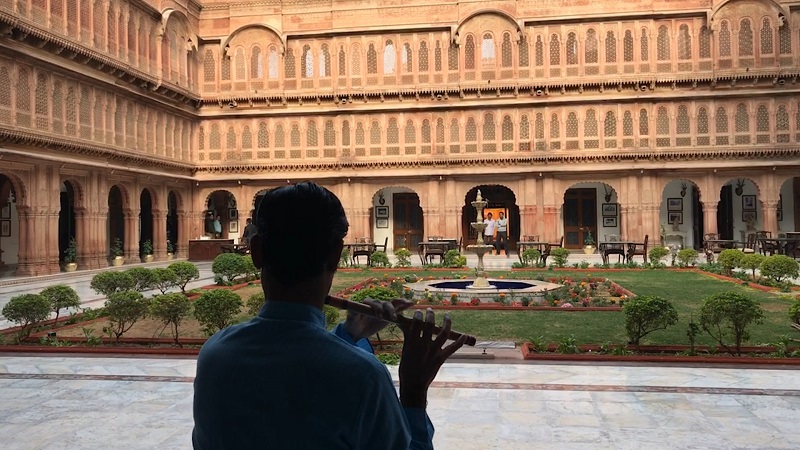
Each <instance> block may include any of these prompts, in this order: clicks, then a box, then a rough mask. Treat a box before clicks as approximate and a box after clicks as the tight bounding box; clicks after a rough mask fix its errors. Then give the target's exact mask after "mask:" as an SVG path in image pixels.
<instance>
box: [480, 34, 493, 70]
mask: <svg viewBox="0 0 800 450" xmlns="http://www.w3.org/2000/svg"><path fill="white" fill-rule="evenodd" d="M495 57H496V55H495V47H494V37H492V35H491V34H489V33H486V34H484V35H483V41H482V42H481V63H483V64H487V65H491V64H494V59H495Z"/></svg>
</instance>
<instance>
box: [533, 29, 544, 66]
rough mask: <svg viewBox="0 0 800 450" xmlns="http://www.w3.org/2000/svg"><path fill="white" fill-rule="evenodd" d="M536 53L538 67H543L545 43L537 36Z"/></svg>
mask: <svg viewBox="0 0 800 450" xmlns="http://www.w3.org/2000/svg"><path fill="white" fill-rule="evenodd" d="M534 47H535V50H534V51H535V53H536V56H535V58H536V67H542V66H543V65H544V43H543V42H542V37H541V36H536V44H534Z"/></svg>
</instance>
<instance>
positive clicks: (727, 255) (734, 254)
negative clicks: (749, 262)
mask: <svg viewBox="0 0 800 450" xmlns="http://www.w3.org/2000/svg"><path fill="white" fill-rule="evenodd" d="M744 256H745V255H744V252H743V251H741V250H739V249H738V248H729V249H727V250H723V251H721V252H720V253H719V257H717V263H718V264H719V265H720V266H722V269H723V270H724V271H725V273H726V274H727V275H730V274H732V273H733V269H735V268H737V267H739V264H741V262H742V258H744Z"/></svg>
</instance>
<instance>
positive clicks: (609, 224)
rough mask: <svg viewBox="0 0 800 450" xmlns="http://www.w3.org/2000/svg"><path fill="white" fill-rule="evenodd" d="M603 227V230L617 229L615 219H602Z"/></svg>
mask: <svg viewBox="0 0 800 450" xmlns="http://www.w3.org/2000/svg"><path fill="white" fill-rule="evenodd" d="M603 227H605V228H616V227H617V218H616V217H603Z"/></svg>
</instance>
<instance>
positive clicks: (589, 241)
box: [583, 230, 597, 255]
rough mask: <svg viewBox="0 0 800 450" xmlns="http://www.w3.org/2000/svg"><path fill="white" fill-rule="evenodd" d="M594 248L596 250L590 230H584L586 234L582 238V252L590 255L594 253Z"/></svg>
mask: <svg viewBox="0 0 800 450" xmlns="http://www.w3.org/2000/svg"><path fill="white" fill-rule="evenodd" d="M595 250H597V247H595V245H594V236H592V231H591V230H586V236H584V238H583V253H585V254H587V255H592V254H594V251H595Z"/></svg>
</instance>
